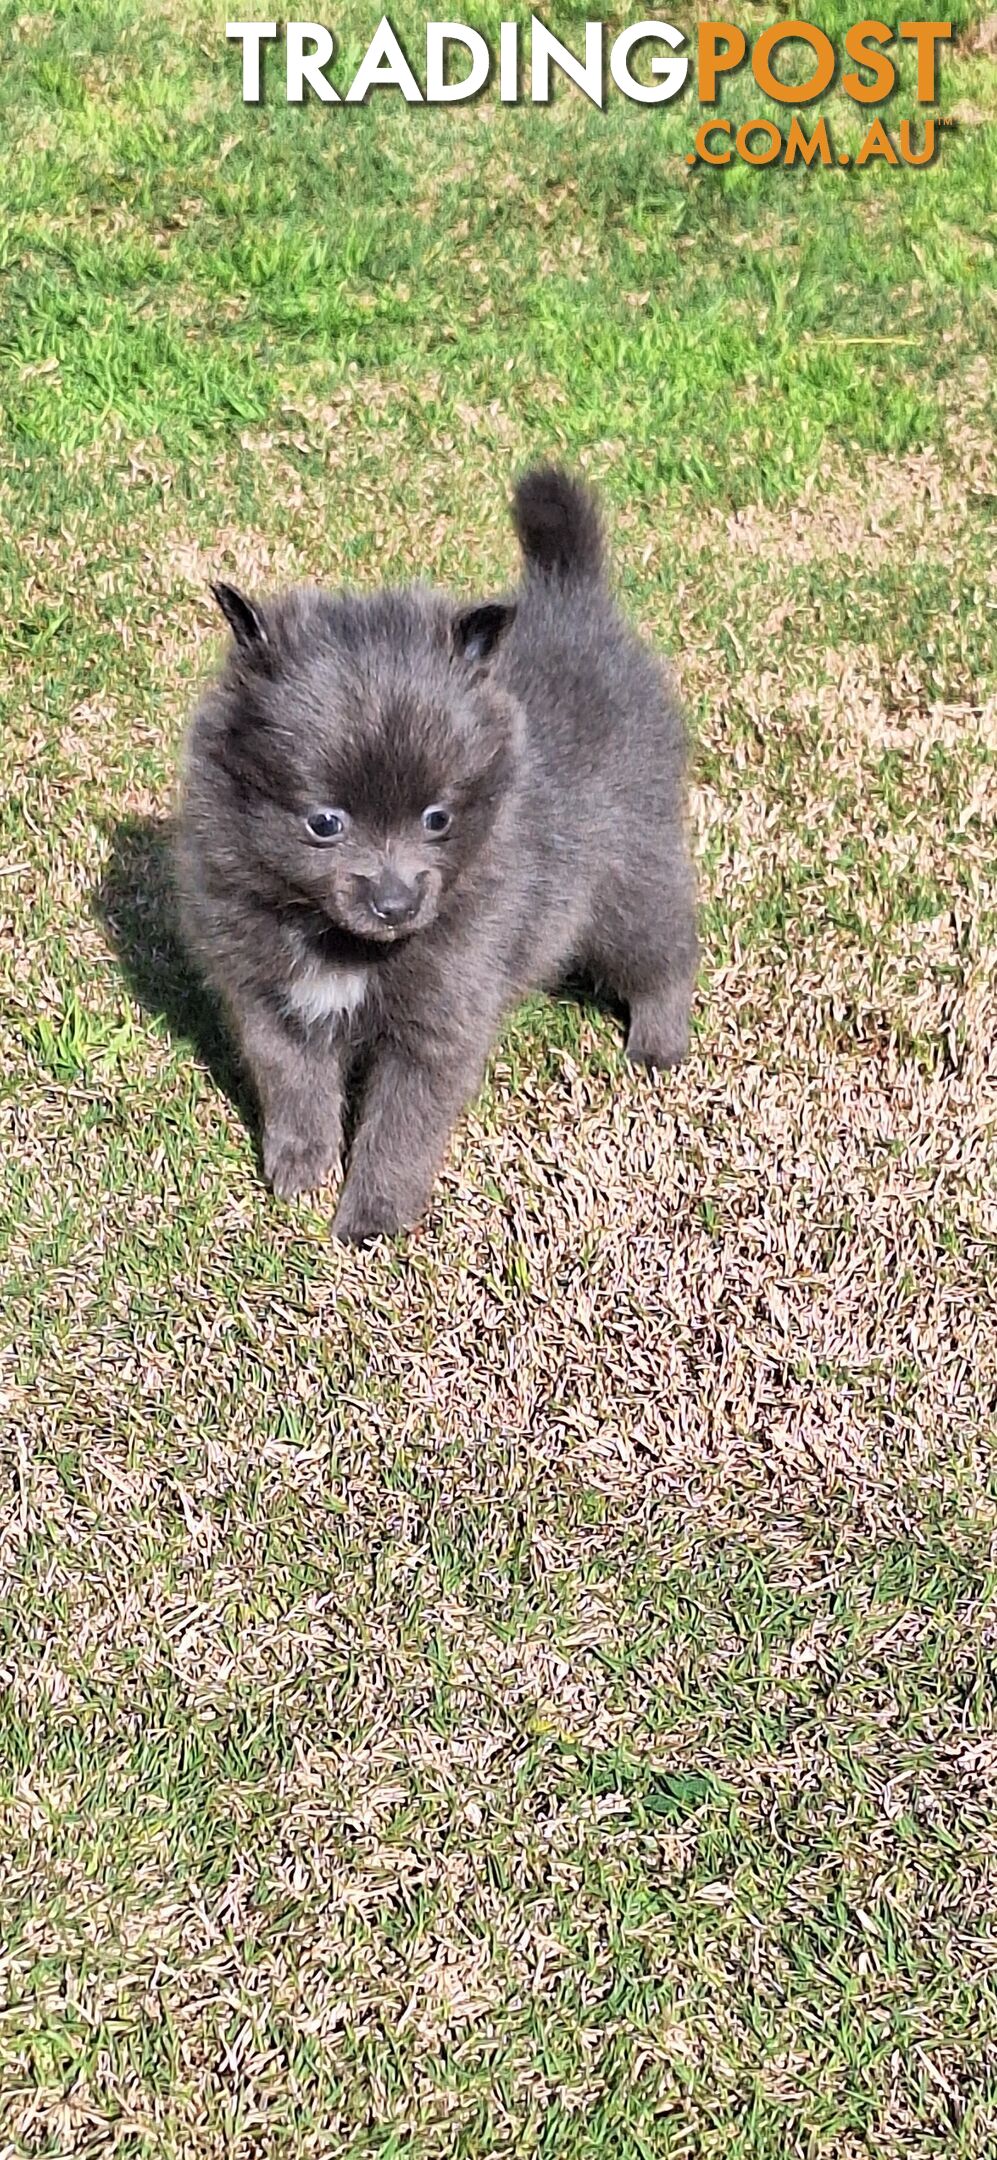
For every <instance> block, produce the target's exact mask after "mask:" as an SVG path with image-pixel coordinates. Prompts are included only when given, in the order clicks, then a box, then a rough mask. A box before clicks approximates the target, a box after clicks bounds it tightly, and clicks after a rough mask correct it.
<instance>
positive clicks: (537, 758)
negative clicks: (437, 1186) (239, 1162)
mask: <svg viewBox="0 0 997 2160" xmlns="http://www.w3.org/2000/svg"><path fill="white" fill-rule="evenodd" d="M514 515H515V521H516V527H517V531H518V533H519V537H520V542H521V545H522V548H523V553H524V563H523V575H522V582H521V585H520V588H519V592H518V594H517V595H516V596H515V600H514V601H505V602H496V603H492V604H490V605H489V606H486V607H482V608H477V609H467V608H463V609H462V608H459V607H458V606H456V605H455V603H454V602H452V601H451V600H449V599H447V598H445V597H444V596H442V595H440V594H437V593H434V592H431V591H429V590H427V589H425V588H422V587H414V588H411V589H408V590H404V591H382V592H376V593H373V594H370V595H366V596H359V595H350V594H347V595H336V596H334V595H330V594H326V593H322V592H318V591H315V590H311V589H307V588H300V589H296V590H294V591H292V592H290V593H287V594H285V595H283V596H281V597H279V598H277V599H273V600H266V601H263V602H253V603H250V602H247V601H245V600H243V599H242V596H241V595H239V594H237V593H233V591H232V589H231V588H230V587H223V588H220V589H219V591H218V594H217V597H218V599H219V604H220V605H221V606H222V607H223V609H224V612H225V614H226V616H227V618H228V620H229V622H230V624H231V625H232V628H233V631H234V639H233V643H232V645H231V647H230V650H229V653H228V656H227V659H226V662H225V665H224V667H223V670H222V673H221V675H220V677H219V679H218V680H217V682H216V683H215V684H214V685H213V686H212V687H211V688H210V689H209V690H208V692H207V694H206V696H205V697H204V698H203V700H202V702H201V704H200V706H199V708H198V710H197V712H196V714H195V716H194V719H193V722H192V725H191V729H190V733H189V737H188V741H187V747H186V756H185V763H184V777H183V786H182V798H181V806H180V817H179V822H178V850H177V873H178V882H179V888H180V895H181V908H182V919H183V924H184V929H185V934H186V937H187V940H188V943H189V945H190V949H191V951H192V953H193V954H194V956H195V958H196V959H197V961H198V962H199V964H200V966H201V967H202V969H203V971H204V973H205V975H206V976H207V978H208V980H209V981H210V982H211V983H212V984H213V985H214V987H215V989H216V990H217V991H218V992H219V993H220V995H221V998H222V1000H223V1002H224V1005H225V1007H226V1009H227V1012H228V1015H229V1018H230V1021H231V1023H232V1026H233V1029H234V1031H235V1034H236V1037H237V1039H238V1042H239V1044H240V1046H241V1050H242V1053H243V1056H244V1058H245V1061H246V1064H247V1066H248V1068H249V1072H250V1075H251V1077H252V1079H253V1082H254V1084H255V1088H256V1092H257V1095H258V1098H259V1103H260V1109H261V1112H262V1117H263V1158H264V1168H265V1172H266V1175H267V1177H268V1179H269V1180H270V1182H271V1184H272V1185H273V1188H274V1190H275V1192H277V1193H279V1194H282V1195H288V1194H291V1193H294V1192H302V1191H308V1190H312V1189H314V1188H316V1187H318V1186H320V1185H322V1184H324V1183H325V1182H326V1180H327V1179H328V1178H329V1177H330V1175H331V1174H332V1172H333V1171H334V1169H335V1168H336V1165H337V1163H338V1161H339V1158H340V1153H341V1149H342V1131H343V1127H342V1115H343V1101H344V1095H345V1093H346V1090H347V1087H348V1086H349V1085H350V1083H351V1082H352V1081H353V1079H354V1078H356V1079H357V1082H358V1085H359V1087H360V1098H359V1099H360V1109H359V1117H358V1121H357V1126H356V1132H355V1137H354V1139H353V1144H352V1147H351V1150H350V1154H349V1161H348V1165H347V1172H346V1177H345V1181H344V1184H343V1188H342V1193H341V1195H340V1200H339V1206H338V1209H337V1212H336V1216H335V1220H334V1223H333V1234H334V1235H335V1236H336V1237H338V1238H343V1239H346V1240H350V1241H363V1240H366V1239H367V1238H370V1237H374V1236H377V1235H378V1234H379V1233H391V1232H394V1231H398V1230H400V1229H403V1228H406V1227H408V1226H410V1225H411V1224H413V1223H414V1222H415V1221H416V1220H417V1219H418V1217H419V1216H420V1215H421V1214H422V1212H423V1210H424V1208H425V1206H426V1204H427V1201H428V1199H429V1195H430V1191H431V1189H432V1185H433V1181H434V1178H435V1176H436V1173H437V1170H438V1167H439V1164H440V1161H441V1159H442V1156H443V1153H444V1150H445V1148H446V1144H447V1140H448V1138H449V1134H450V1131H451V1128H452V1126H453V1123H454V1121H455V1119H456V1117H457V1116H458V1114H459V1112H460V1111H461V1109H462V1108H463V1107H464V1105H465V1104H466V1103H467V1102H468V1100H469V1099H470V1097H471V1096H472V1095H473V1094H474V1092H475V1091H476V1089H477V1087H478V1085H479V1083H480V1080H481V1077H482V1073H483V1070H484V1065H485V1061H486V1058H487V1056H488V1052H489V1049H490V1048H491V1045H492V1042H493V1040H494V1037H495V1034H496V1031H497V1028H498V1026H499V1023H500V1021H501V1019H502V1016H503V1014H504V1013H505V1012H506V1011H507V1010H508V1008H509V1007H510V1006H511V1005H513V1004H514V1003H515V1002H516V1001H517V1000H518V999H519V998H520V997H521V996H522V995H523V994H524V993H525V992H526V991H528V990H530V989H532V988H539V987H552V986H553V985H554V984H556V983H557V982H558V981H559V980H561V979H562V978H563V977H564V976H565V975H567V974H569V973H570V974H572V975H577V974H583V975H585V976H587V977H589V978H590V979H591V980H592V981H593V982H594V983H595V984H596V985H597V986H599V987H601V988H603V989H605V990H608V991H610V992H612V993H614V994H615V995H616V996H617V997H618V998H620V999H621V1000H622V1001H624V1002H625V1003H626V1005H627V1006H628V1008H629V1015H630V1024H629V1034H628V1038H627V1048H628V1051H629V1054H630V1056H631V1057H632V1058H633V1059H634V1060H636V1061H637V1062H639V1063H642V1064H648V1065H653V1066H667V1065H673V1064H675V1063H676V1062H677V1061H678V1060H679V1059H680V1058H681V1057H682V1056H683V1055H684V1053H685V1050H686V1047H687V1043H688V1022H689V1003H690V997H691V993H692V987H693V978H694V973H695V965H696V937H695V920H694V896H693V881H692V872H691V867H690V863H689V857H688V853H687V848H686V842H685V837H684V830H683V825H684V811H685V784H684V766H685V731H684V727H683V724H682V719H681V715H680V713H679V711H678V708H677V706H676V704H675V703H674V701H673V699H672V696H671V694H670V692H669V691H668V689H667V688H666V686H665V683H664V681H663V679H662V675H661V672H660V670H659V668H658V665H657V663H656V662H655V660H654V659H653V658H652V656H651V655H650V653H649V652H648V651H647V650H646V649H645V648H644V647H643V646H642V645H641V644H640V643H639V642H638V640H637V639H636V638H635V637H634V635H633V634H632V632H631V631H630V630H629V629H628V628H627V627H626V625H625V624H624V622H623V620H622V618H621V616H620V614H619V612H618V610H617V608H616V606H615V603H614V601H613V599H612V597H611V595H610V593H609V590H608V587H607V585H606V582H605V578H604V572H603V551H602V540H601V530H600V525H599V520H598V514H597V511H596V508H595V505H594V503H593V501H592V499H591V497H590V496H589V495H588V493H587V492H586V491H585V490H584V489H583V488H582V487H580V486H579V484H578V483H577V482H576V481H574V480H572V479H571V478H569V476H568V475H567V474H565V473H562V472H559V471H557V470H556V469H554V468H551V467H544V468H541V469H540V470H537V471H534V472H531V473H528V474H526V475H525V476H524V478H523V479H522V480H521V481H520V482H519V485H518V487H517V490H516V495H515V504H514ZM430 806H440V807H441V808H442V809H444V810H449V811H450V812H451V813H452V820H453V822H452V826H451V829H450V831H449V832H448V833H447V835H446V836H445V837H437V836H435V835H433V834H427V833H425V832H424V831H423V829H422V825H421V816H422V813H423V811H424V810H426V809H428V808H429V807H430ZM323 809H324V810H327V811H331V810H333V809H336V810H341V811H344V812H348V813H350V814H351V816H350V823H349V825H348V827H347V829H346V831H345V832H344V833H342V834H341V835H340V836H339V837H334V838H332V839H329V840H327V841H324V842H323V843H322V844H318V843H317V842H316V840H315V839H313V837H312V835H311V833H310V832H309V830H308V828H307V826H306V824H305V819H306V817H307V816H308V815H309V814H310V813H312V812H314V811H318V810H323ZM326 822H327V823H328V821H326ZM437 822H438V820H437ZM406 908H407V909H408V910H409V911H410V912H409V915H408V918H407V919H406V920H404V921H399V920H398V917H399V914H400V913H401V912H402V911H404V910H405V909H406ZM377 909H381V910H382V912H380V913H378V912H376V910H377Z"/></svg>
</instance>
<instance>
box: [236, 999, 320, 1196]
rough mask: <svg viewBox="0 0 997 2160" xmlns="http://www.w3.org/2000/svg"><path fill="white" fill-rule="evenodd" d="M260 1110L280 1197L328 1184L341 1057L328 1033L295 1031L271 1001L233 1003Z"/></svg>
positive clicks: (266, 1154) (267, 1164)
mask: <svg viewBox="0 0 997 2160" xmlns="http://www.w3.org/2000/svg"><path fill="white" fill-rule="evenodd" d="M232 1011H233V1017H234V1020H235V1024H236V1030H237V1033H238V1037H239V1042H240V1044H241V1048H242V1054H243V1058H244V1060H245V1063H246V1065H247V1067H248V1069H249V1074H250V1078H251V1080H252V1082H253V1085H254V1087H255V1089H256V1094H257V1098H258V1100H259V1105H260V1109H261V1111H262V1114H263V1169H264V1174H265V1176H266V1178H267V1182H268V1183H269V1184H270V1185H272V1187H273V1189H274V1192H275V1193H276V1194H277V1196H278V1198H279V1199H281V1200H289V1199H290V1198H291V1197H292V1195H293V1194H294V1193H304V1192H315V1191H317V1189H318V1187H319V1186H320V1185H325V1184H327V1183H328V1180H329V1178H330V1176H331V1175H332V1172H333V1171H334V1170H335V1169H336V1167H337V1164H338V1162H339V1158H340V1154H341V1152H342V1144H343V1078H342V1059H341V1056H340V1054H339V1052H338V1050H337V1048H336V1044H335V1041H334V1040H332V1041H330V1038H329V1034H328V1030H322V1031H313V1032H312V1033H311V1034H305V1033H295V1032H294V1031H293V1029H292V1028H291V1027H290V1026H289V1025H288V1024H287V1023H286V1022H285V1021H284V1020H283V1019H282V1018H281V1015H280V1014H279V1013H278V1012H276V1011H275V1010H274V1009H273V1008H272V1007H271V1006H268V1005H265V1004H263V1003H261V1002H254V1003H251V1004H246V1005H241V1004H235V1003H233V1006H232Z"/></svg>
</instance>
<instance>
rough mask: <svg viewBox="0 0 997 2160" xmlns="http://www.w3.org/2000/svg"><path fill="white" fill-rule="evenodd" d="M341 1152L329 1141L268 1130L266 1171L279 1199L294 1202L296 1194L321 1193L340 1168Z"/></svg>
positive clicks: (265, 1158) (264, 1141) (265, 1147)
mask: <svg viewBox="0 0 997 2160" xmlns="http://www.w3.org/2000/svg"><path fill="white" fill-rule="evenodd" d="M337 1159H338V1158H337V1153H336V1150H335V1148H334V1147H330V1145H329V1143H328V1142H324V1143H323V1142H321V1141H317V1140H315V1139H314V1138H311V1139H309V1138H304V1139H303V1138H302V1137H301V1135H300V1134H299V1133H294V1132H284V1131H281V1129H280V1128H279V1127H278V1128H277V1129H273V1128H268V1130H267V1131H266V1132H265V1133H264V1136H263V1170H264V1175H265V1177H266V1180H267V1184H268V1185H269V1186H270V1187H271V1189H272V1190H273V1192H275V1193H276V1195H277V1198H278V1200H293V1199H294V1197H295V1194H296V1193H310V1192H318V1191H319V1190H320V1189H321V1187H322V1186H323V1185H327V1184H328V1183H329V1179H330V1178H331V1177H332V1174H333V1172H334V1170H335V1168H336V1163H337Z"/></svg>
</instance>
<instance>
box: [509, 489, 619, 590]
mask: <svg viewBox="0 0 997 2160" xmlns="http://www.w3.org/2000/svg"><path fill="white" fill-rule="evenodd" d="M512 515H513V520H514V522H515V527H516V531H517V533H518V535H519V544H520V547H521V548H522V550H523V554H524V556H525V559H526V567H527V569H528V570H534V571H538V572H539V573H540V575H541V576H542V577H560V578H598V577H601V575H602V570H603V561H604V557H603V546H602V526H601V523H600V520H599V512H598V510H597V509H596V506H595V502H594V500H593V498H592V496H591V495H590V494H589V491H588V489H587V488H585V487H583V486H582V485H581V482H580V481H579V480H573V479H572V478H571V475H570V473H566V472H562V471H561V468H560V466H557V465H538V466H536V467H535V469H534V470H533V472H528V473H524V474H523V477H522V479H521V480H519V481H517V483H516V487H515V490H514V493H513V498H512Z"/></svg>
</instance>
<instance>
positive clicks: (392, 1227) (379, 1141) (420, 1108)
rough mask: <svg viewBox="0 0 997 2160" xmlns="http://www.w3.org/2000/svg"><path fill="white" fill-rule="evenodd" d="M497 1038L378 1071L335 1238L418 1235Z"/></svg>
mask: <svg viewBox="0 0 997 2160" xmlns="http://www.w3.org/2000/svg"><path fill="white" fill-rule="evenodd" d="M490 1039H491V1037H490V1034H487V1035H483V1039H482V1040H481V1041H480V1043H477V1044H476V1045H475V1046H474V1047H473V1048H472V1047H469V1046H468V1045H467V1044H464V1045H462V1046H461V1048H460V1049H459V1050H458V1049H456V1048H454V1047H453V1046H452V1045H448V1046H446V1047H447V1048H448V1049H449V1050H450V1053H451V1054H450V1057H449V1058H448V1057H447V1055H446V1050H445V1049H444V1048H442V1047H441V1048H440V1050H439V1051H438V1052H437V1053H436V1054H435V1055H433V1056H432V1057H428V1056H426V1054H425V1053H424V1052H422V1053H421V1054H420V1053H416V1054H413V1053H412V1052H410V1051H407V1050H405V1049H403V1048H402V1047H401V1046H400V1045H399V1046H392V1047H391V1048H390V1049H388V1048H386V1049H383V1050H382V1051H381V1053H380V1055H379V1057H378V1059H377V1061H376V1063H375V1065H374V1066H373V1068H372V1071H371V1074H370V1078H369V1081H368V1084H367V1092H366V1095H365V1097H364V1104H363V1110H362V1113H361V1117H360V1123H359V1126H358V1128H357V1134H356V1138H355V1140H354V1142H353V1147H352V1149H351V1152H350V1160H349V1166H348V1169H347V1173H346V1182H345V1184H344V1186H343V1191H342V1196H341V1198H340V1202H339V1206H338V1208H337V1210H336V1215H335V1219H334V1221H333V1225H332V1235H333V1237H334V1238H339V1239H340V1240H341V1241H342V1242H343V1243H344V1244H347V1245H363V1244H365V1243H366V1242H367V1240H368V1239H369V1238H375V1237H382V1236H383V1237H390V1236H392V1235H393V1234H394V1233H395V1232H396V1231H398V1230H408V1229H411V1227H412V1224H413V1223H415V1222H417V1221H418V1219H419V1217H420V1215H421V1214H422V1213H423V1210H424V1209H425V1207H426V1204H427V1202H428V1200H429V1195H430V1192H431V1191H432V1187H433V1180H434V1178H435V1177H436V1173H437V1170H438V1169H439V1167H440V1163H441V1161H442V1158H443V1154H444V1150H445V1148H446V1144H447V1141H448V1139H449V1137H450V1133H451V1129H452V1127H453V1124H454V1120H455V1119H456V1117H457V1115H458V1113H459V1112H460V1111H461V1110H462V1109H463V1107H464V1104H465V1103H466V1102H467V1101H468V1098H469V1097H470V1096H471V1095H472V1094H473V1092H474V1089H475V1087H476V1086H477V1083H478V1081H479V1079H480V1077H481V1072H482V1069H483V1067H484V1063H485V1059H486V1057H487V1055H488V1048H489V1043H490Z"/></svg>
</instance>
